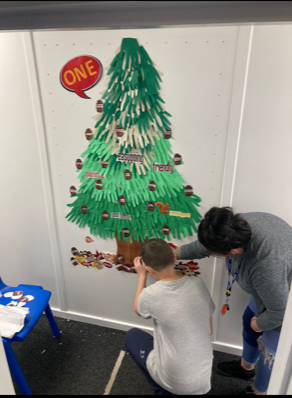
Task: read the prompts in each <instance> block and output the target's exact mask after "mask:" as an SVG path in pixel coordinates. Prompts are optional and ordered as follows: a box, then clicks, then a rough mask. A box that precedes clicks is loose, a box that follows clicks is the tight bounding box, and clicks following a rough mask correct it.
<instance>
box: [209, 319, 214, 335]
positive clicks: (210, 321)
mask: <svg viewBox="0 0 292 398" xmlns="http://www.w3.org/2000/svg"><path fill="white" fill-rule="evenodd" d="M209 323H210V336H212V334H213V322H212V315H211V316H210V318H209Z"/></svg>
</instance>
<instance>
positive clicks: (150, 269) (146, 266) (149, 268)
mask: <svg viewBox="0 0 292 398" xmlns="http://www.w3.org/2000/svg"><path fill="white" fill-rule="evenodd" d="M145 268H146V270H147V271H148V274H149V275H151V276H153V274H154V270H153V269H152V268H151V267H148V265H145Z"/></svg>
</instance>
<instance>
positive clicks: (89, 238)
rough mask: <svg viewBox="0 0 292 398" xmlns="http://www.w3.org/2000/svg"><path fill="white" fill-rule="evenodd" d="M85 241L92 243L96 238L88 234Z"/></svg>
mask: <svg viewBox="0 0 292 398" xmlns="http://www.w3.org/2000/svg"><path fill="white" fill-rule="evenodd" d="M85 242H87V243H92V242H94V240H93V239H92V238H91V237H90V236H86V238H85Z"/></svg>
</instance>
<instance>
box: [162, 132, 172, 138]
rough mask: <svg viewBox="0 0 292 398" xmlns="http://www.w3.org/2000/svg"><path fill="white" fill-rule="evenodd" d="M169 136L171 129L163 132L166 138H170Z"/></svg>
mask: <svg viewBox="0 0 292 398" xmlns="http://www.w3.org/2000/svg"><path fill="white" fill-rule="evenodd" d="M171 136H172V131H171V130H166V131H165V132H164V133H163V137H164V138H166V139H167V140H169V138H171Z"/></svg>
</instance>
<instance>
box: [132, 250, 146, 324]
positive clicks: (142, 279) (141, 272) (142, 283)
mask: <svg viewBox="0 0 292 398" xmlns="http://www.w3.org/2000/svg"><path fill="white" fill-rule="evenodd" d="M134 266H135V270H136V272H137V274H138V276H139V281H138V287H137V292H136V298H135V302H134V311H135V312H136V314H137V315H139V316H141V315H140V314H139V311H138V302H139V297H140V294H141V293H142V291H143V289H144V288H145V287H146V279H147V271H146V268H145V267H144V265H143V264H142V262H141V257H136V258H135V259H134Z"/></svg>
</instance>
